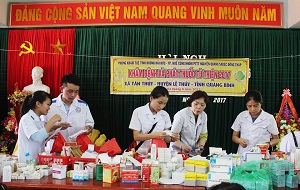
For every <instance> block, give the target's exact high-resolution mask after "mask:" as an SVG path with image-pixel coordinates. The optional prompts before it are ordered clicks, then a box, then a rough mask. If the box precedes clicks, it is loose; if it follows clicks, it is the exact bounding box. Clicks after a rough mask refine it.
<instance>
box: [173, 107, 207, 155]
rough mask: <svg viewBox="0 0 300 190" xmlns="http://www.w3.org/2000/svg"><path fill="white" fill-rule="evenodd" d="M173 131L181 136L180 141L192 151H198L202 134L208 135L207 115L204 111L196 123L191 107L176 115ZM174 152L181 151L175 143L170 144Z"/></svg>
mask: <svg viewBox="0 0 300 190" xmlns="http://www.w3.org/2000/svg"><path fill="white" fill-rule="evenodd" d="M171 131H172V132H173V133H179V134H180V141H181V142H182V143H183V144H185V145H186V146H188V147H190V148H191V149H198V148H199V145H198V141H199V140H200V139H199V138H200V134H206V133H207V114H206V113H205V112H204V111H203V112H202V113H201V114H200V115H199V116H198V119H197V123H196V122H195V116H194V114H193V111H192V109H191V107H186V108H183V109H182V110H180V111H178V112H177V113H176V114H175V115H174V121H173V124H172V128H171ZM170 147H171V148H172V149H173V150H177V151H181V150H180V148H179V147H177V146H175V145H174V143H173V142H171V143H170Z"/></svg>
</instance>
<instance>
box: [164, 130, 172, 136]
mask: <svg viewBox="0 0 300 190" xmlns="http://www.w3.org/2000/svg"><path fill="white" fill-rule="evenodd" d="M163 132H165V133H166V134H167V135H169V136H172V135H173V133H172V131H171V130H164V131H163Z"/></svg>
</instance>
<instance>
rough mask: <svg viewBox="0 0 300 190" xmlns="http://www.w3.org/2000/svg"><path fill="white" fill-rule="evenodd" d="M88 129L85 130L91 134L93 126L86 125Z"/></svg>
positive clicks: (87, 133)
mask: <svg viewBox="0 0 300 190" xmlns="http://www.w3.org/2000/svg"><path fill="white" fill-rule="evenodd" d="M84 129H86V130H87V132H85V134H86V135H89V134H90V133H91V132H92V131H93V127H92V126H90V125H88V126H85V128H84Z"/></svg>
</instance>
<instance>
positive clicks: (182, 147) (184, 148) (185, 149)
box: [181, 145, 192, 153]
mask: <svg viewBox="0 0 300 190" xmlns="http://www.w3.org/2000/svg"><path fill="white" fill-rule="evenodd" d="M181 150H182V152H185V153H189V152H191V150H192V149H191V148H190V147H188V146H186V145H182V146H181Z"/></svg>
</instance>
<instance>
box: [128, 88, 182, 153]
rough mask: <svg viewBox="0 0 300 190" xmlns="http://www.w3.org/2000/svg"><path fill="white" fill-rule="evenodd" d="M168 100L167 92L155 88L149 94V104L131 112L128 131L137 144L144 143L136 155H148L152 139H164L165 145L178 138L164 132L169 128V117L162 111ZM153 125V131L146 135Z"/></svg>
mask: <svg viewBox="0 0 300 190" xmlns="http://www.w3.org/2000/svg"><path fill="white" fill-rule="evenodd" d="M168 100H169V92H168V90H167V89H166V88H165V87H163V86H157V87H155V88H154V89H153V90H152V92H151V94H150V102H149V103H147V104H146V105H144V106H141V107H138V108H136V109H135V110H134V111H133V113H132V117H131V121H130V124H129V129H131V130H132V131H133V138H134V140H135V141H137V143H139V142H140V141H144V142H143V144H142V145H141V147H140V148H139V149H138V150H136V151H137V152H138V153H141V154H146V153H148V149H149V148H150V145H151V139H153V138H160V139H164V140H165V142H167V143H169V142H170V141H172V140H173V141H174V140H176V139H177V138H178V135H176V134H174V136H169V135H167V134H166V132H164V130H166V129H169V128H170V127H171V119H170V116H169V114H168V113H167V112H166V111H165V110H163V109H164V107H165V106H166V105H167V102H168ZM155 123H156V125H155V127H154V129H153V131H152V132H151V133H148V132H149V131H150V130H151V128H152V126H153V125H154V124H155Z"/></svg>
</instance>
